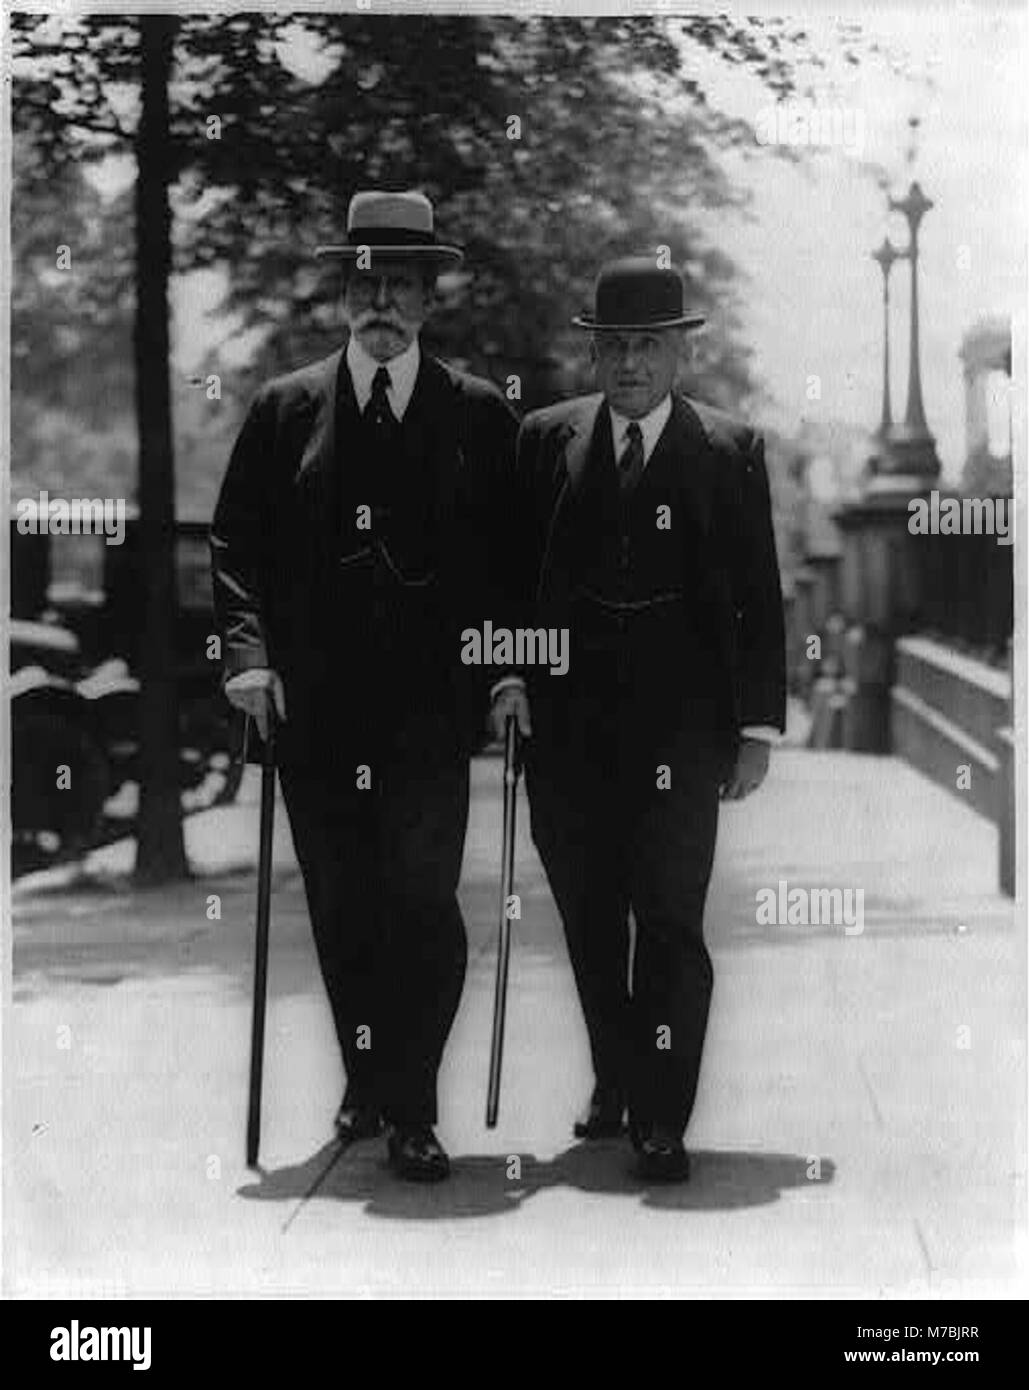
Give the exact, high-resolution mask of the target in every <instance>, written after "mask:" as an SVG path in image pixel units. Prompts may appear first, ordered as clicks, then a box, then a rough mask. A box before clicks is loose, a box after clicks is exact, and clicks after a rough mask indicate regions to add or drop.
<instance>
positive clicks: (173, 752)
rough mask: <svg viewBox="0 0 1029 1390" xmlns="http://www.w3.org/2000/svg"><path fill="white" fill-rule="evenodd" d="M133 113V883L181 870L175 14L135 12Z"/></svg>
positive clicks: (185, 869)
mask: <svg viewBox="0 0 1029 1390" xmlns="http://www.w3.org/2000/svg"><path fill="white" fill-rule="evenodd" d="M138 23H139V33H140V61H141V78H142V82H141V86H142V113H141V118H140V123H139V130H138V133H137V136H136V160H137V173H136V323H135V331H134V337H133V351H134V358H135V369H136V418H137V427H138V432H139V511H140V521H139V529H140V542H141V545H140V558H141V565H140V574H141V577H142V584H143V632H142V634H141V642H140V648H139V651H140V678H141V683H142V690H141V694H140V801H139V825H138V835H139V839H138V846H137V850H136V881H137V882H139V883H145V884H156V883H166V882H168V881H169V880H173V879H180V878H184V877H186V876H187V875H188V873H189V866H188V864H187V862H186V851H185V845H184V842H183V837H182V812H181V807H180V802H179V730H178V700H177V695H176V688H175V666H176V652H175V645H176V644H175V632H176V625H177V622H176V620H177V609H178V602H177V594H176V578H175V461H174V451H173V445H172V420H171V395H170V390H169V381H168V370H169V364H168V342H169V314H168V277H169V273H170V270H171V211H170V208H169V204H168V183H169V179H170V170H171V149H170V140H169V129H168V79H169V75H170V72H171V65H172V47H173V44H174V39H175V32H176V30H177V28H178V21H177V20H176V19H174V18H172V17H171V16H168V15H154V16H147V17H141V18H140V19H139V21H138Z"/></svg>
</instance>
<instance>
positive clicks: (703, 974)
mask: <svg viewBox="0 0 1029 1390" xmlns="http://www.w3.org/2000/svg"><path fill="white" fill-rule="evenodd" d="M575 322H576V324H577V325H578V326H579V327H581V328H583V329H585V330H586V331H588V332H589V333H590V334H591V347H592V357H593V362H594V366H595V370H596V377H597V383H598V385H599V388H600V389H599V392H598V393H597V394H595V395H591V396H585V397H582V398H580V399H576V400H571V401H567V402H565V403H563V404H560V405H555V406H551V407H549V408H548V409H545V410H540V411H537V412H535V413H533V414H531V415H529V416H527V417H526V419H525V421H524V422H523V424H522V429H521V433H520V435H519V440H518V454H517V463H516V476H517V486H518V489H519V494H520V495H519V499H518V506H519V508H520V511H521V516H520V519H519V522H518V533H519V534H520V535H521V536H522V537H523V538H524V544H525V552H524V564H523V567H522V570H521V575H520V579H519V580H518V585H517V587H518V590H519V594H520V598H521V602H522V605H523V610H522V611H523V613H524V615H525V617H524V620H525V621H531V624H532V625H533V626H536V627H544V626H545V627H557V628H563V627H566V628H568V629H569V633H570V662H569V669H568V672H567V674H566V675H564V676H561V677H558V676H553V675H551V674H549V672H548V671H547V669H546V668H545V667H539V668H532V669H527V670H525V671H522V672H520V673H516V674H514V675H512V676H511V678H510V679H509V680H508V681H507V682H506V683H505V684H504V686H503V687H500V688H498V689H497V691H496V693H495V698H494V705H493V717H494V721H495V724H496V726H497V728H498V729H499V728H500V727H501V726H502V725H503V723H504V721H505V719H506V718H507V717H509V716H511V715H514V716H515V717H516V718H517V719H518V722H519V725H520V728H521V731H522V733H523V735H526V736H530V735H531V736H530V737H528V742H527V745H526V753H525V757H526V779H527V786H528V792H529V803H530V810H531V818H532V834H533V839H534V841H535V844H536V847H537V849H538V850H539V853H540V857H541V859H542V861H543V864H544V867H545V869H546V872H547V876H548V879H549V882H550V886H551V890H552V892H553V894H554V898H555V900H556V902H557V906H558V908H559V910H560V913H561V917H562V921H563V924H564V930H565V936H566V939H567V944H568V951H569V955H570V957H571V963H572V967H573V970H574V974H575V980H576V984H577V986H578V991H579V997H580V999H581V1002H582V1008H583V1013H584V1016H585V1022H586V1028H587V1032H588V1035H589V1042H590V1049H591V1054H592V1061H593V1068H594V1073H595V1087H594V1090H593V1095H592V1099H591V1101H590V1105H589V1109H588V1112H587V1114H586V1115H585V1117H584V1118H583V1119H582V1120H581V1121H580V1122H579V1123H578V1124H577V1125H576V1127H575V1133H576V1135H577V1136H578V1137H580V1138H584V1139H597V1138H604V1137H614V1136H616V1135H618V1134H620V1133H622V1132H623V1126H624V1119H625V1115H626V1111H627V1112H628V1121H629V1135H630V1138H631V1140H632V1143H633V1145H634V1147H635V1149H636V1152H637V1155H638V1158H637V1167H638V1172H639V1174H640V1176H641V1177H643V1178H644V1179H645V1180H650V1181H682V1180H684V1179H686V1178H687V1177H688V1175H689V1161H688V1155H687V1153H686V1150H685V1148H684V1145H683V1134H684V1132H685V1129H686V1126H687V1123H688V1121H689V1118H690V1112H691V1110H692V1108H693V1104H694V1097H695V1094H696V1089H697V1080H698V1075H699V1071H700V1062H701V1051H702V1047H703V1043H704V1034H705V1029H706V1025H707V1016H708V1005H709V1001H710V997H711V990H712V968H711V959H710V956H709V955H708V951H707V948H706V946H705V944H704V937H703V914H704V901H705V896H706V893H707V886H708V879H709V877H710V873H711V865H712V860H713V856H714V849H715V837H716V830H717V824H718V803H719V797H720V796H721V797H725V798H729V799H739V798H741V797H745V796H748V795H749V794H750V793H751V792H753V791H754V790H756V788H758V787H759V786H760V785H761V783H762V781H763V780H764V777H765V774H766V772H767V769H768V764H769V756H770V752H769V750H770V745H771V743H772V742H774V740H775V739H776V738H777V737H778V733H779V731H781V730H782V729H783V728H784V723H785V655H784V645H785V644H784V634H783V612H782V598H781V591H780V583H779V568H778V563H777V560H776V552H775V544H774V539H773V534H772V521H771V511H770V504H769V492H768V479H767V474H766V471H765V463H764V449H763V443H762V440H761V438H760V436H759V435H757V434H756V433H755V432H754V431H753V430H752V429H750V428H748V427H747V426H746V425H743V424H739V423H737V422H735V421H733V420H732V419H730V418H729V417H728V416H727V415H725V414H723V413H722V412H721V411H719V410H715V409H713V408H711V407H709V406H707V405H703V404H701V403H700V402H698V401H694V400H689V399H687V398H686V396H684V395H682V394H680V393H679V392H678V391H677V390H676V389H675V379H676V375H677V366H678V362H679V358H680V353H681V350H682V348H683V339H684V335H685V334H686V333H688V332H689V331H690V330H693V329H696V328H698V327H699V326H700V325H701V323H702V322H703V319H702V318H701V317H700V316H699V315H698V314H695V313H691V312H689V310H688V309H687V308H686V306H685V304H684V289H683V281H682V278H681V276H680V275H679V274H678V272H677V271H676V270H674V269H673V268H662V267H660V266H659V265H658V264H657V262H656V260H655V259H652V258H639V257H632V258H628V259H624V260H620V261H616V262H613V263H611V264H609V265H607V266H605V267H604V268H603V270H602V271H601V273H600V276H599V278H598V281H597V286H596V302H595V311H594V312H593V313H591V314H584V315H582V316H580V317H579V318H577V319H576V320H575ZM630 912H631V914H632V918H633V920H634V923H635V934H634V940H633V939H631V936H630V927H629V917H630ZM630 955H631V959H630Z"/></svg>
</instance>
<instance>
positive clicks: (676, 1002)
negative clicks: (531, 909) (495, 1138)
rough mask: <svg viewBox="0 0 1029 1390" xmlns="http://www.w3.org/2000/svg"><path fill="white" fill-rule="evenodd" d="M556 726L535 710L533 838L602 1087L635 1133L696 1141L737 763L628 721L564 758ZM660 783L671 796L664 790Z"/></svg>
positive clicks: (530, 779)
mask: <svg viewBox="0 0 1029 1390" xmlns="http://www.w3.org/2000/svg"><path fill="white" fill-rule="evenodd" d="M548 722H549V721H548V720H547V717H546V710H545V709H542V708H537V709H536V710H534V726H535V727H536V728H537V731H538V734H542V738H540V737H538V736H537V737H535V738H534V739H533V740H532V741H531V743H530V746H529V750H528V752H527V755H526V756H527V767H526V779H527V787H528V792H529V801H530V810H531V817H532V834H533V839H534V842H535V844H536V847H537V849H538V850H539V854H540V857H541V859H542V861H543V865H544V868H545V869H546V872H547V877H548V879H549V882H550V886H551V890H552V892H553V894H554V898H555V901H556V903H557V906H558V909H559V911H560V914H561V919H562V922H563V925H564V931H565V937H566V940H567V944H568V952H569V956H570V958H571V964H572V969H573V971H574V974H575V981H576V985H577V987H578V992H579V998H580V1000H581V1003H582V1009H583V1014H584V1018H585V1022H586V1029H587V1032H588V1035H589V1042H590V1050H591V1054H592V1059H593V1067H594V1072H595V1075H596V1079H597V1082H598V1084H599V1085H602V1086H604V1087H606V1088H610V1089H612V1090H617V1091H621V1092H622V1093H623V1094H625V1095H626V1097H627V1099H628V1103H629V1112H630V1118H631V1119H632V1120H633V1121H634V1122H635V1123H638V1124H648V1123H660V1124H663V1125H668V1126H670V1127H672V1128H673V1129H675V1130H676V1131H677V1132H678V1133H682V1132H683V1131H684V1130H685V1128H686V1125H687V1122H688V1120H689V1117H690V1113H691V1111H692V1108H693V1104H694V1099H695V1096H696V1090H697V1081H698V1077H699V1074H700V1063H701V1054H702V1051H703V1046H704V1034H705V1031H706V1027H707V1017H708V1008H709V1004H710V1000H711V991H712V984H713V974H712V966H711V958H710V956H709V954H708V951H707V948H706V946H705V944H704V939H703V916H704V902H705V898H706V896H707V887H708V882H709V879H710V875H711V867H712V862H713V858H714V850H715V840H716V835H717V826H718V786H719V781H720V779H721V776H722V775H723V772H724V760H722V759H719V758H717V757H715V756H713V755H712V753H711V750H710V746H709V745H707V746H705V744H704V743H703V741H699V740H697V739H689V738H686V737H677V738H673V739H671V740H667V741H666V742H665V744H664V746H663V747H662V746H659V745H658V744H657V743H656V742H654V741H650V740H648V739H647V738H646V721H645V720H641V719H639V718H633V717H630V716H629V715H627V714H626V715H624V716H622V717H620V718H616V719H615V720H614V721H613V722H612V724H611V725H610V727H609V730H608V735H607V737H605V738H604V740H603V742H602V743H601V744H597V743H595V742H594V743H593V744H592V745H586V746H579V747H578V748H576V747H575V746H574V744H573V746H571V747H569V745H568V744H567V743H563V744H561V745H558V744H550V743H549V742H548V739H547V728H548ZM562 722H563V721H562ZM566 727H567V726H566ZM580 727H583V724H582V722H580ZM641 729H642V730H643V736H642V737H641V736H640V731H641ZM659 764H660V765H663V766H667V768H668V774H667V775H664V774H659V772H658V765H659ZM659 777H660V779H661V780H662V781H667V780H668V779H669V778H670V785H669V786H666V787H659V786H658V780H659ZM630 910H631V912H632V916H633V919H634V922H635V929H636V930H635V949H634V953H633V959H632V960H631V961H630V931H629V913H630Z"/></svg>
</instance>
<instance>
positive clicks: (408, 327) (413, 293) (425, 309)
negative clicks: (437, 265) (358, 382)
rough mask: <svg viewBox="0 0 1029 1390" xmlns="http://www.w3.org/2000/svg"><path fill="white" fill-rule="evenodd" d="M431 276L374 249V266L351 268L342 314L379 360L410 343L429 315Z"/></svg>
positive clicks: (351, 329)
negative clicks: (382, 255)
mask: <svg viewBox="0 0 1029 1390" xmlns="http://www.w3.org/2000/svg"><path fill="white" fill-rule="evenodd" d="M431 303H432V278H431V274H430V275H425V274H423V271H422V270H421V269H420V267H418V266H416V265H413V264H412V263H411V262H410V261H408V260H389V259H386V258H384V257H378V258H377V257H376V255H375V252H374V251H373V252H372V269H371V270H358V269H357V268H356V267H355V268H354V269H353V270H351V271H350V273H349V275H348V277H347V282H346V285H345V287H344V290H343V317H344V318H345V319H346V321H347V324H348V325H349V327H350V331H351V333H353V334H354V335H355V336H356V338H357V341H358V342H359V343H360V344H361V346H362V347H363V348H364V350H365V351H366V352H367V353H368V354H369V355H370V356H372V357H374V358H375V359H376V361H378V362H388V361H389V360H390V358H391V357H396V356H398V355H399V354H400V353H401V352H403V351H404V349H405V348H407V347H410V345H411V343H412V342H414V339H415V338H416V336H417V334H418V330H419V329H420V328H421V326H422V324H423V323H424V322H425V320H426V318H427V317H428V313H429V307H430V305H431Z"/></svg>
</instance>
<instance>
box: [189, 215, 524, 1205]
mask: <svg viewBox="0 0 1029 1390" xmlns="http://www.w3.org/2000/svg"><path fill="white" fill-rule="evenodd" d="M318 254H321V255H327V256H330V257H332V258H334V259H335V260H337V261H338V262H339V263H340V264H341V266H342V269H343V301H342V303H343V315H344V318H345V320H346V323H347V325H348V327H349V330H350V334H349V341H348V343H347V345H346V348H345V350H344V349H339V350H337V351H335V352H334V353H332V354H331V355H330V356H329V357H327V358H325V359H324V360H322V361H318V362H315V363H313V364H311V365H309V366H306V367H303V368H301V369H300V370H298V371H295V372H292V373H291V374H289V375H287V376H283V377H280V378H278V379H276V380H274V381H271V382H269V383H268V384H267V385H266V386H265V387H264V388H263V389H262V390H261V391H259V392H258V394H257V397H256V399H255V400H254V402H253V405H252V406H251V409H250V412H249V414H248V416H247V418H246V421H245V423H244V425H243V428H242V431H241V433H240V435H239V438H238V440H237V442H236V445H235V448H234V450H233V453H232V457H231V460H230V462H229V466H228V471H227V473H226V475H225V480H224V483H223V485H222V490H221V495H220V497H219V500H218V505H217V509H216V511H215V516H214V522H213V526H212V533H211V545H212V556H213V568H214V588H215V599H216V607H217V612H218V616H219V619H220V624H221V627H222V630H223V632H224V634H225V667H226V677H227V678H226V682H225V693H226V695H227V696H228V698H229V699H230V700H231V701H232V703H233V704H234V705H236V706H238V707H239V708H240V709H242V710H245V711H247V712H248V713H249V714H252V715H253V716H255V718H256V720H257V722H258V725H259V727H260V730H261V733H262V735H263V734H264V732H265V729H266V727H267V725H266V721H267V719H268V718H269V708H271V709H273V710H274V712H275V716H276V717H277V720H278V727H277V730H276V750H277V758H278V766H279V776H280V780H281V785H282V790H283V795H284V797H285V801H286V807H287V810H288V812H289V818H290V825H291V828H292V832H293V839H294V843H295V845H296V851H297V856H298V859H299V862H300V867H301V870H302V872H303V878H304V886H305V889H306V894H307V903H308V908H309V911H310V915H311V924H312V928H313V932H314V939H315V943H316V946H317V951H318V958H319V963H320V966H321V971H322V975H323V977H324V980H325V987H326V991H327V993H328V998H329V1003H330V1005H331V1008H332V1015H333V1019H334V1021H335V1026H336V1033H337V1036H338V1039H339V1045H340V1048H341V1051H342V1054H343V1062H344V1067H345V1071H346V1091H345V1093H344V1096H343V1101H342V1104H341V1105H340V1108H339V1112H338V1114H337V1116H336V1132H337V1135H338V1137H339V1139H340V1140H341V1141H342V1142H344V1143H351V1142H354V1141H356V1140H360V1139H366V1138H371V1137H373V1136H374V1135H377V1134H378V1133H380V1132H381V1130H382V1128H383V1125H385V1128H386V1134H387V1151H388V1156H389V1161H390V1164H391V1166H392V1167H393V1169H394V1170H395V1172H396V1173H397V1174H398V1175H399V1176H400V1177H402V1178H406V1179H411V1180H415V1181H433V1180H437V1179H440V1178H444V1177H446V1176H447V1173H448V1171H449V1161H448V1158H447V1155H446V1153H445V1151H444V1149H443V1147H442V1145H441V1144H440V1143H439V1140H438V1138H437V1137H436V1134H435V1132H434V1128H433V1127H434V1125H435V1123H436V1120H437V1102H436V1077H437V1072H438V1069H439V1066H440V1061H441V1057H442V1053H443V1048H444V1045H445V1043H446V1039H447V1036H448V1034H449V1031H450V1027H451V1024H452V1022H453V1018H454V1014H455V1012H456V1009H457V1005H458V1001H459V998H460V994H461V988H462V984H463V980H464V971H465V963H466V955H467V946H466V939H465V930H464V923H463V921H462V919H461V913H460V911H459V908H458V904H457V899H456V890H457V883H458V876H459V873H460V867H461V858H462V852H463V846H464V837H465V828H466V822H467V814H468V759H469V755H470V752H471V751H472V750H473V747H474V744H475V741H476V735H477V732H478V729H477V725H481V724H482V710H483V709H484V708H485V707H486V703H487V699H488V689H483V688H482V674H481V671H479V670H477V668H469V667H466V666H462V664H461V661H460V645H461V644H460V636H459V634H460V632H461V631H462V630H463V629H464V628H465V627H466V626H476V627H478V626H481V624H482V621H483V619H484V618H486V617H489V616H491V611H492V610H491V607H490V598H489V595H490V593H491V591H492V585H493V580H492V578H491V565H492V564H493V563H494V560H493V557H494V556H495V555H496V554H499V549H496V548H494V547H493V546H492V545H491V527H492V526H493V524H494V520H495V517H496V508H495V498H496V496H497V494H498V491H499V488H500V485H501V484H500V482H499V479H500V478H502V477H503V475H504V474H505V473H507V472H509V471H510V465H511V462H512V461H513V456H514V443H515V436H516V433H517V421H516V419H515V417H514V415H513V414H512V412H511V411H510V409H509V407H508V405H507V403H506V402H505V400H504V398H503V396H502V395H501V394H500V392H499V391H497V390H496V388H495V387H493V386H492V385H491V384H489V383H488V382H486V381H482V380H479V379H478V378H476V377H472V376H468V375H466V374H464V373H461V372H458V371H455V370H454V369H452V368H451V367H449V366H447V365H445V364H444V363H442V362H440V361H437V360H436V359H435V358H433V357H430V356H428V355H427V354H426V353H424V352H423V351H422V349H421V346H420V343H419V332H420V330H421V327H422V324H423V322H424V321H425V319H426V317H427V315H428V313H429V311H430V307H431V303H432V296H433V290H434V286H435V282H436V277H437V275H438V273H439V272H440V271H441V270H443V269H445V268H448V267H453V266H455V265H456V264H457V263H458V262H459V261H460V260H461V257H462V253H461V251H460V250H459V248H457V247H455V246H450V245H446V244H444V243H442V242H441V241H440V240H439V239H438V238H437V236H436V234H435V230H434V223H433V211H432V207H431V205H430V203H429V200H428V199H427V198H425V197H424V196H423V195H422V194H420V193H413V192H408V193H386V192H362V193H358V194H356V195H355V196H354V197H353V199H352V200H351V203H350V207H349V212H348V217H347V233H346V240H345V242H343V243H342V244H338V245H332V246H327V247H320V248H318Z"/></svg>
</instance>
